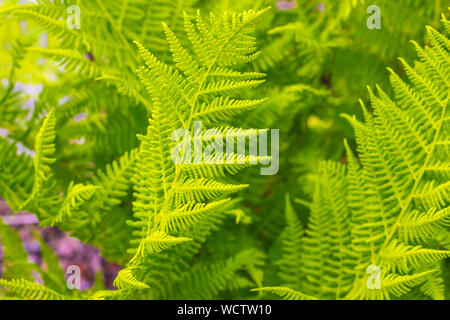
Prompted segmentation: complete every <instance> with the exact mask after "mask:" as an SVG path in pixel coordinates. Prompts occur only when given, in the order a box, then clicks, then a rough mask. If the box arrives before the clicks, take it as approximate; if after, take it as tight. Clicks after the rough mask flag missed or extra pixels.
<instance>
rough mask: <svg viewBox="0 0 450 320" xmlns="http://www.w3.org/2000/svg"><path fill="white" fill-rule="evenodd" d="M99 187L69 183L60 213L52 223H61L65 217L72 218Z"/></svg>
mask: <svg viewBox="0 0 450 320" xmlns="http://www.w3.org/2000/svg"><path fill="white" fill-rule="evenodd" d="M98 189H99V187H98V186H94V185H83V184H81V183H79V184H74V183H73V182H72V183H71V184H70V185H69V188H68V190H67V195H66V197H65V198H64V200H63V202H62V204H61V208H60V209H59V211H58V214H57V215H56V216H55V217H54V218H53V219H52V221H51V222H50V223H51V224H55V223H60V222H62V221H63V220H64V219H67V218H70V217H71V216H72V214H73V212H75V210H76V209H78V208H79V207H80V206H81V205H82V204H83V203H84V202H86V201H88V200H89V199H91V198H92V196H93V195H94V193H95V192H96V191H97V190H98Z"/></svg>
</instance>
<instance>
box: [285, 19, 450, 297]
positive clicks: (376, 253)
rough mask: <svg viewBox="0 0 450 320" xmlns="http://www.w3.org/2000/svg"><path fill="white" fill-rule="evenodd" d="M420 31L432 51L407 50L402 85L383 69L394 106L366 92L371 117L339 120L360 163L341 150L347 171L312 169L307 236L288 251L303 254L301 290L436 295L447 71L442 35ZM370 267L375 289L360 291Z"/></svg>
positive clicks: (443, 206)
mask: <svg viewBox="0 0 450 320" xmlns="http://www.w3.org/2000/svg"><path fill="white" fill-rule="evenodd" d="M444 23H447V21H446V20H445V19H444ZM447 24H448V23H447ZM427 32H428V36H429V38H430V42H431V45H430V46H428V47H425V48H421V47H420V46H418V45H417V44H416V43H414V46H415V47H416V50H417V52H418V55H419V58H420V60H419V61H418V62H417V64H416V66H415V67H411V66H409V65H408V64H407V63H406V62H405V61H404V60H401V61H402V63H403V65H404V68H405V72H406V74H407V75H408V77H409V79H410V84H407V83H406V82H404V81H403V80H401V79H400V77H399V76H398V75H396V74H395V73H394V72H393V71H392V70H390V71H391V82H392V86H393V89H394V92H395V95H396V99H391V98H390V97H389V96H388V95H387V94H386V93H385V92H384V91H383V90H381V88H379V87H378V88H377V89H378V96H377V95H375V94H374V93H373V92H372V91H371V90H370V89H369V92H370V97H371V102H372V108H373V114H370V113H369V112H368V111H367V109H366V108H365V107H364V105H363V104H362V106H363V114H364V119H365V121H364V123H363V122H360V121H358V120H356V118H355V117H349V116H347V115H345V117H346V118H347V119H348V120H349V121H350V123H351V124H352V125H353V127H354V130H355V136H356V142H357V151H358V158H359V160H360V161H358V159H357V158H355V156H354V155H353V153H352V151H351V150H350V148H349V146H348V144H347V143H346V148H347V163H348V164H347V165H346V166H343V165H340V164H336V163H333V162H324V163H322V164H321V166H320V169H319V172H318V179H317V183H316V187H315V192H314V197H313V203H312V205H311V216H310V218H309V226H308V230H307V234H308V237H304V238H303V243H302V245H300V244H297V245H296V247H297V250H301V251H302V252H304V253H303V254H302V256H301V267H300V270H301V272H302V274H304V276H305V279H304V281H303V282H302V283H301V285H299V286H298V288H299V289H301V290H302V292H305V293H307V294H308V293H309V294H312V295H314V296H317V297H319V298H325V299H342V298H344V299H390V298H393V297H400V296H404V295H405V294H406V293H408V292H410V291H411V289H412V288H414V287H417V286H420V285H422V292H423V293H424V294H426V295H429V296H431V297H433V298H442V289H441V283H442V280H441V279H440V278H439V275H438V274H439V273H437V270H436V263H438V262H439V261H441V260H443V259H445V258H447V257H448V254H449V252H448V251H446V250H441V249H437V248H435V247H434V248H433V241H436V240H437V238H436V237H437V235H438V234H441V233H442V231H443V228H445V227H447V226H448V220H447V214H446V213H447V211H448V201H449V199H448V197H447V191H448V190H447V189H448V186H447V182H446V179H445V178H444V179H442V178H441V177H442V173H440V172H439V171H440V170H443V171H444V172H445V169H446V166H447V161H448V159H447V158H448V157H447V155H448V148H447V144H448V139H449V136H448V130H447V129H448V128H447V124H448V120H449V118H448V115H449V112H448V110H447V106H448V98H449V96H448V92H449V89H450V88H449V86H448V79H447V78H448V76H447V75H448V74H449V68H450V65H449V63H448V61H449V60H448V58H449V52H448V46H447V47H446V46H445V43H446V41H448V40H447V38H446V37H445V36H443V35H442V34H440V33H438V32H437V31H436V30H435V29H433V28H431V27H428V28H427ZM430 166H431V167H433V171H431V170H429V169H428V168H429V167H430ZM430 171H431V172H430ZM444 175H445V174H444ZM292 225H293V223H292V222H291V223H290V224H289V226H288V227H287V229H286V232H288V230H289V229H288V228H292ZM299 233H300V234H301V232H300V231H299ZM289 250H290V251H292V249H289ZM369 266H375V267H376V268H378V269H379V270H380V273H379V277H380V278H379V279H380V287H375V288H372V287H370V286H369V285H368V281H370V280H371V279H370V278H369V276H370V274H368V273H366V270H369V268H368V267H369ZM290 270H291V269H289V271H290ZM282 276H283V275H282ZM372 277H373V276H371V278H372ZM291 285H292V284H291ZM294 285H295V284H294ZM286 290H287V289H286ZM286 295H287V294H286ZM287 296H288V297H289V295H287Z"/></svg>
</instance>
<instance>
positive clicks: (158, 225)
mask: <svg viewBox="0 0 450 320" xmlns="http://www.w3.org/2000/svg"><path fill="white" fill-rule="evenodd" d="M267 10H268V9H265V10H261V11H246V12H244V13H242V14H236V13H231V12H225V13H224V14H223V16H222V17H216V16H214V15H211V16H210V18H209V19H208V20H204V19H203V17H202V16H201V14H200V12H199V11H198V12H197V14H196V19H195V22H192V21H191V19H190V18H189V16H188V15H187V14H185V21H184V24H185V29H186V35H187V38H188V39H189V42H190V43H191V48H192V49H185V47H184V46H183V45H182V44H181V41H180V40H179V39H178V37H177V36H176V35H175V34H174V33H173V32H172V30H171V29H170V28H169V27H168V26H167V25H166V24H163V27H164V30H165V33H166V38H167V41H168V43H169V44H170V50H171V52H172V55H173V59H174V65H173V66H170V65H167V64H164V63H163V62H160V61H159V60H158V59H157V58H156V57H155V56H154V55H153V54H152V53H150V52H149V51H148V50H147V49H146V48H144V46H143V45H141V44H140V43H138V42H136V45H137V47H138V48H139V52H140V55H141V57H142V61H143V62H144V65H143V66H142V67H140V68H139V69H138V74H139V77H140V78H141V81H142V83H143V85H144V86H145V87H146V88H147V90H148V91H149V94H150V96H151V97H152V114H151V117H150V120H149V126H148V129H147V134H146V135H145V136H143V135H141V136H139V139H140V141H141V146H140V148H139V149H138V150H133V151H132V152H131V153H130V154H125V155H124V156H123V157H122V159H120V160H119V161H117V162H113V163H112V164H111V166H108V167H107V169H106V173H103V172H102V171H100V172H99V173H98V175H97V176H96V177H94V178H93V179H92V183H91V184H88V185H85V184H81V183H71V184H70V185H69V186H68V187H67V191H66V194H65V196H64V198H60V197H55V196H47V194H48V193H50V192H51V191H52V187H53V184H52V183H50V181H52V178H51V176H50V175H49V174H50V173H51V170H50V165H51V164H52V163H53V162H54V161H55V159H54V158H53V157H54V152H55V146H54V140H55V126H56V123H57V120H56V119H57V117H56V115H55V114H56V113H57V112H58V111H57V110H55V109H52V110H51V111H50V112H49V113H48V115H47V117H46V118H45V120H44V121H43V125H42V127H41V129H40V131H39V133H38V134H37V135H36V148H35V151H36V155H35V156H34V163H33V164H34V171H35V175H34V183H33V186H32V187H31V192H30V195H29V197H28V199H27V200H26V201H25V203H24V205H23V207H24V208H27V209H30V210H31V211H33V212H36V213H37V214H38V217H39V218H40V220H41V223H43V224H44V225H46V224H48V225H61V226H64V225H65V224H67V225H70V226H71V230H72V231H74V232H75V234H76V233H77V232H82V229H83V228H85V227H86V225H87V224H94V226H95V225H98V224H100V223H101V222H103V219H104V218H105V216H107V215H108V214H109V212H108V211H109V210H110V209H111V207H112V206H114V205H115V204H117V203H120V201H119V200H118V199H119V198H120V197H122V196H124V195H125V193H126V192H125V191H126V190H127V189H128V187H129V186H130V185H133V188H134V197H135V201H134V202H133V211H134V212H133V215H134V217H133V219H130V220H129V221H127V223H128V224H129V225H130V226H131V227H133V228H134V229H135V231H132V232H131V230H130V232H131V234H130V236H131V237H132V239H131V242H130V248H129V250H128V251H127V253H128V254H130V255H132V257H131V259H130V261H129V263H128V264H127V267H126V268H124V269H123V270H121V271H120V272H119V274H118V276H117V278H116V280H115V282H114V284H115V286H116V287H117V288H118V289H119V290H118V291H111V292H106V291H104V292H100V293H96V294H95V295H94V297H95V298H99V297H108V298H120V297H128V296H129V295H130V294H136V291H142V290H144V289H146V290H147V292H144V293H142V294H143V295H144V296H145V295H148V296H151V297H155V296H158V295H159V294H163V293H159V292H158V290H157V289H158V288H157V287H156V285H155V288H153V286H152V282H153V281H155V282H156V280H155V278H154V277H157V276H158V275H153V274H152V269H153V268H154V266H153V265H154V264H155V263H160V264H164V263H166V262H165V261H164V259H167V258H168V257H162V258H159V259H158V256H159V255H164V251H167V249H169V248H172V247H174V246H179V247H182V249H181V250H182V251H180V250H177V252H172V254H173V257H172V258H177V259H178V260H179V261H178V263H179V264H180V263H184V264H186V262H184V261H185V259H189V257H192V256H193V255H194V254H195V252H196V251H198V250H199V244H201V243H202V242H203V241H204V238H205V237H206V236H207V235H208V234H209V233H211V231H212V230H213V229H214V226H215V225H216V224H218V223H220V220H221V219H223V218H224V215H223V214H221V212H223V211H224V212H227V211H226V210H227V207H229V206H230V205H231V204H232V202H231V201H230V198H227V195H229V194H231V193H235V192H237V191H239V190H242V189H243V188H245V187H247V185H234V186H233V185H229V184H226V183H223V182H220V180H219V181H217V180H216V179H220V178H221V177H223V176H224V175H225V174H227V173H232V174H233V173H236V172H237V171H238V170H239V169H242V168H245V167H247V166H249V165H251V164H253V163H254V159H253V158H252V157H254V156H249V155H247V156H245V155H241V154H226V153H225V154H220V153H216V154H212V155H211V157H214V158H217V157H223V159H228V160H229V159H230V158H231V159H235V160H236V161H234V163H233V162H232V163H229V161H227V162H226V163H224V164H220V163H219V164H215V165H212V164H211V163H210V161H209V160H210V159H204V160H203V162H201V163H195V162H194V163H193V164H185V163H179V164H176V163H174V162H173V161H172V159H171V154H172V149H173V148H174V147H175V141H172V140H171V137H172V132H174V131H175V130H176V129H180V128H184V129H187V130H194V122H195V121H200V120H202V119H205V120H207V121H209V123H213V122H214V121H217V119H222V118H224V117H226V116H229V115H232V114H236V113H238V112H242V111H243V110H247V109H248V108H254V107H255V106H256V105H258V104H260V103H261V102H263V101H264V99H259V100H246V99H244V100H239V99H238V96H239V90H242V89H244V88H251V87H255V86H258V85H260V84H261V83H262V82H263V80H261V78H262V76H263V74H260V73H252V72H240V71H237V70H234V69H233V66H234V65H236V64H243V63H248V62H250V61H252V60H253V59H255V57H256V56H257V52H256V44H255V39H254V38H253V37H251V36H250V33H251V32H252V30H253V29H254V24H255V23H256V22H257V20H258V19H260V17H261V16H262V15H263V14H264V13H265V12H266V11H267ZM226 130H228V131H230V130H231V131H233V132H235V133H236V136H237V137H238V139H239V136H240V135H242V136H245V134H246V132H245V130H244V131H243V130H232V129H230V128H226ZM219 132H220V131H219ZM225 133H226V131H225V129H223V132H222V133H221V134H223V135H225ZM205 134H207V133H205ZM241 157H244V159H243V161H239V162H238V161H237V160H242V159H241ZM255 160H257V159H255ZM130 168H132V169H130ZM44 184H45V188H44ZM46 191H48V193H47V192H46ZM36 195H39V196H43V195H46V197H45V199H41V198H39V197H37V196H36ZM58 208H59V209H58ZM108 209H109V210H108ZM95 212H97V213H96V215H97V217H95V216H92V214H93V213H95ZM119 222H121V223H124V221H123V219H122V220H120V221H119ZM78 230H79V231H78ZM89 230H92V227H90V228H89ZM111 231H113V230H109V232H111ZM185 242H194V243H193V244H186V245H184V246H183V244H184V243H185ZM122 255H125V257H126V253H125V252H122ZM263 256H264V255H263V254H262V253H261V252H260V251H258V250H256V249H254V248H249V249H247V250H246V251H243V252H241V253H237V255H236V256H235V257H234V258H230V259H227V260H226V261H224V262H215V263H213V264H211V266H207V265H206V266H205V265H203V264H202V265H199V267H198V268H197V269H198V270H197V269H192V270H186V265H182V266H181V267H182V268H183V269H184V272H183V273H181V274H176V275H174V274H170V272H169V274H166V275H165V276H167V277H173V278H170V279H168V280H170V281H171V283H170V285H171V286H174V288H175V287H176V286H180V285H182V286H183V288H186V286H188V288H190V290H187V292H186V294H187V295H188V294H190V292H191V290H193V291H195V292H198V294H200V297H213V296H214V295H215V294H217V293H218V292H219V290H224V289H235V288H242V287H245V286H247V287H248V286H249V285H250V284H251V282H250V281H249V280H248V279H246V278H243V277H239V278H238V279H236V280H235V284H234V285H233V286H231V287H230V286H229V285H226V286H224V284H225V283H226V281H230V280H231V279H232V278H233V277H234V274H235V272H237V271H238V270H242V269H244V270H247V271H248V273H249V274H250V275H253V274H257V273H258V272H257V270H258V268H259V267H260V265H261V261H262V260H261V259H263ZM250 257H251V259H250ZM169 258H170V256H169ZM249 259H250V260H251V262H248V260H249ZM159 260H160V261H159ZM158 261H159V262H158ZM158 267H159V268H158V270H157V271H158V273H160V272H161V271H162V270H166V268H164V266H163V265H159V266H158ZM172 267H173V266H172ZM168 271H169V270H166V271H163V272H164V273H167V272H168ZM180 271H181V270H180ZM255 278H257V277H256V276H255ZM212 279H216V280H215V281H216V282H214V281H211V280H212ZM219 279H220V280H219ZM225 279H226V280H225ZM2 286H3V287H6V288H9V289H11V290H12V291H13V292H15V293H17V294H18V295H20V296H25V297H29V298H49V299H56V298H61V297H62V296H61V295H59V294H58V293H56V291H53V289H51V288H48V289H47V288H43V287H38V286H37V285H31V284H30V283H29V282H24V281H22V280H14V279H13V280H10V281H2ZM168 286H169V285H168ZM193 286H195V289H198V290H194V288H193ZM197 286H198V287H197ZM166 290H167V288H166ZM173 290H175V289H173ZM185 290H186V289H185ZM37 292H38V293H37ZM175 292H176V294H177V295H182V291H181V292H180V291H173V292H171V293H167V294H169V297H170V296H171V295H173V294H175Z"/></svg>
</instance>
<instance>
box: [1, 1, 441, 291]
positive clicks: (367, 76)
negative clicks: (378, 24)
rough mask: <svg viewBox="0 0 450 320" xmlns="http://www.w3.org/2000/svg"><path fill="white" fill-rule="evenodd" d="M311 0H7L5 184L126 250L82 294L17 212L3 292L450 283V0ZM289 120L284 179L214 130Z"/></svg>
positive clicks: (11, 193)
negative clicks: (374, 6)
mask: <svg viewBox="0 0 450 320" xmlns="http://www.w3.org/2000/svg"><path fill="white" fill-rule="evenodd" d="M290 4H291V5H292V4H295V5H293V6H292V7H290V8H283V6H282V4H281V3H280V1H276V0H256V1H255V0H242V1H229V0H214V1H213V0H202V1H196V0H176V1H163V0H149V1H142V0H115V1H104V0H90V1H87V0H76V1H75V0H39V1H18V0H7V1H2V2H1V4H0V42H1V44H2V45H1V46H0V79H1V81H0V201H3V200H4V201H5V202H6V203H7V205H8V206H9V208H10V209H11V210H12V211H13V212H19V211H28V212H31V213H33V214H35V215H36V216H37V218H38V221H39V225H40V226H41V227H48V226H52V227H57V228H59V229H61V230H62V231H65V232H67V233H68V234H69V235H70V236H72V237H74V238H77V239H79V240H80V241H82V242H84V243H87V244H90V245H93V246H94V247H96V248H98V249H99V251H100V253H101V256H102V257H103V258H104V259H106V260H107V261H110V262H115V263H117V264H119V265H120V266H121V267H122V268H121V270H120V271H119V273H118V274H117V276H116V277H115V281H114V283H111V284H110V285H108V286H106V285H105V284H104V283H103V282H104V281H103V280H104V279H103V278H102V276H101V274H98V275H97V277H96V279H95V283H94V284H93V286H92V287H91V288H90V289H87V290H71V289H70V288H69V287H70V286H69V287H68V284H67V279H65V276H66V274H65V270H63V269H62V268H61V265H60V261H59V257H58V256H57V252H56V253H55V252H53V250H52V249H51V248H50V246H49V245H48V244H47V243H46V242H45V241H44V240H43V239H42V238H41V237H40V235H39V232H35V233H34V234H33V239H36V240H37V241H38V242H39V244H40V255H41V256H42V263H41V264H38V263H32V262H30V261H29V259H28V258H29V257H28V256H29V255H28V253H27V252H26V250H25V248H26V246H24V244H23V242H22V241H21V238H20V236H19V233H18V232H17V230H15V229H17V228H16V227H11V226H8V225H7V224H5V223H3V222H2V219H1V217H0V241H1V248H2V253H3V254H2V255H0V299H51V300H57V299H58V300H59V299H181V300H183V299H185V300H189V299H262V298H265V297H274V295H275V296H279V297H281V298H284V299H290V300H306V299H312V300H315V299H387V298H389V299H430V298H431V299H444V298H448V292H447V291H448V279H449V274H450V273H449V270H450V267H449V264H448V259H447V257H448V255H449V254H450V251H449V250H450V237H449V232H448V224H449V219H448V212H449V211H448V203H449V195H450V192H449V189H448V180H449V179H448V178H449V172H448V169H449V164H448V153H449V149H448V139H449V123H450V121H449V119H450V116H449V111H448V109H447V108H448V100H449V99H448V98H449V92H450V90H449V83H450V81H449V80H450V79H449V76H448V74H450V73H449V69H450V66H449V61H450V59H449V49H450V48H449V43H450V41H449V39H448V32H449V29H450V26H449V22H448V19H447V18H446V17H445V15H443V16H442V22H443V26H440V25H439V23H438V22H439V17H440V16H439V13H440V12H441V11H442V10H443V8H444V5H446V3H444V2H443V1H424V0H402V1H398V3H397V2H395V3H394V2H389V1H379V3H378V5H379V6H380V8H381V19H382V29H380V30H370V29H367V28H365V26H366V19H367V17H368V14H367V12H366V9H367V6H368V5H369V3H368V2H367V1H364V0H358V1H356V0H345V1H310V0H297V1H291V2H290ZM73 6H77V7H78V8H79V9H80V10H81V15H80V18H81V20H80V28H79V29H77V28H71V27H69V26H68V24H67V20H68V19H70V18H71V15H72V14H73V11H70V10H69V11H68V8H72V9H73V8H77V7H73ZM399 8H400V9H401V10H399ZM71 12H72V13H71ZM200 12H203V14H201V13H200ZM204 12H211V13H210V14H209V15H208V16H207V17H206V15H205V14H204ZM234 12H242V13H240V14H237V13H234ZM418 21H420V22H419V23H417V22H418ZM24 22H26V23H24ZM397 22H398V23H397ZM424 24H428V25H430V26H429V27H427V28H426V29H424V28H423V25H424ZM425 34H426V35H425ZM409 39H416V41H417V43H416V42H413V45H414V47H415V48H416V51H417V54H418V57H419V59H418V61H416V62H414V64H411V65H410V64H408V63H407V62H406V61H411V59H412V57H413V50H409V49H408V47H407V46H406V43H407V41H409ZM258 48H259V49H258ZM398 56H402V57H403V59H398V60H396V59H395V58H396V57H398ZM355 61H358V63H359V64H358V66H357V67H355ZM386 66H389V68H388V70H389V72H390V74H391V75H390V78H388V77H385V76H384V75H385V73H384V71H383V69H384V68H385V67H386ZM266 78H267V80H268V81H266ZM388 79H389V80H390V83H391V85H390V86H389V81H388ZM376 83H378V85H375V84H376ZM365 85H369V90H365ZM374 86H375V87H376V90H375V89H371V88H373V87H374ZM381 88H383V89H381ZM383 90H384V91H383ZM358 98H361V103H360V104H361V106H362V108H361V111H360V110H357V108H356V107H357V101H358ZM366 100H370V106H368V107H366V106H365V105H367V103H366ZM341 114H343V116H340V115H341ZM348 114H354V116H349V115H348ZM361 117H362V118H363V119H364V120H363V121H362V120H357V119H361ZM255 128H261V129H255ZM272 128H273V129H277V128H278V129H280V143H279V146H277V147H278V150H279V154H280V163H279V173H278V174H276V175H273V176H263V175H260V174H259V173H258V172H256V170H259V169H260V168H258V166H254V165H255V164H258V163H267V161H270V159H268V158H269V157H266V156H263V155H262V154H264V152H260V154H261V156H256V155H254V154H253V153H251V152H249V154H248V155H243V154H241V152H240V151H238V152H235V151H230V150H227V152H226V153H223V152H220V151H219V150H218V149H212V148H211V144H210V143H212V142H213V141H214V142H217V141H218V140H220V139H222V140H227V139H228V135H231V136H233V139H235V142H237V143H238V144H245V143H246V142H247V141H248V140H250V139H249V137H255V136H258V137H260V138H261V137H264V136H266V137H267V133H268V129H272ZM353 132H354V134H353ZM343 138H345V140H344V143H342V140H343ZM355 138H356V141H354V139H355ZM186 145H189V146H193V150H190V151H191V152H189V149H186V147H185V146H186ZM182 146H184V148H183V147H182ZM249 149H250V148H249ZM263 149H264V148H263ZM203 150H205V152H203ZM238 150H239V148H238ZM199 151H200V153H201V155H202V157H201V158H199V157H198V152H199ZM246 151H247V150H246ZM249 151H250V150H249ZM258 151H261V150H258ZM250 153H251V154H250ZM244 168H245V170H242V169H244ZM294 192H295V195H294ZM236 194H239V197H236ZM294 196H295V197H294ZM307 197H309V198H307ZM2 199H3V200H2ZM0 210H1V208H0ZM0 215H1V212H0ZM5 221H7V219H6V220H5ZM105 279H106V277H105ZM37 280H38V281H37ZM111 287H114V290H111Z"/></svg>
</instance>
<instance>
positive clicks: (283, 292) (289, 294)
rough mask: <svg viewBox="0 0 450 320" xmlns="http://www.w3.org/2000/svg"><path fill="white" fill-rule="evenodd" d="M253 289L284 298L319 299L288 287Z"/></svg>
mask: <svg viewBox="0 0 450 320" xmlns="http://www.w3.org/2000/svg"><path fill="white" fill-rule="evenodd" d="M251 291H259V292H267V293H272V294H276V295H277V296H280V297H281V298H283V299H284V300H318V299H317V298H314V297H311V296H308V295H306V294H304V293H301V292H299V291H296V290H293V289H290V288H287V287H264V288H258V289H252V290H251Z"/></svg>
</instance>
